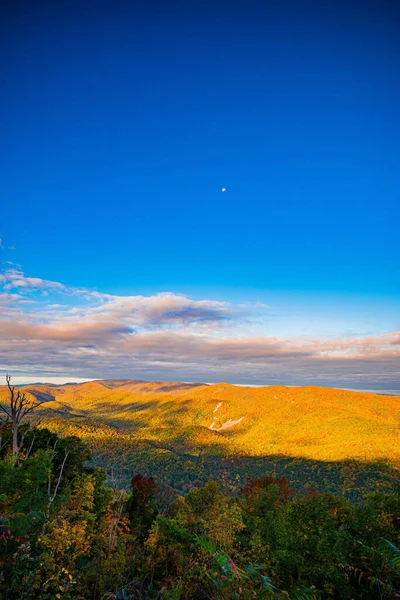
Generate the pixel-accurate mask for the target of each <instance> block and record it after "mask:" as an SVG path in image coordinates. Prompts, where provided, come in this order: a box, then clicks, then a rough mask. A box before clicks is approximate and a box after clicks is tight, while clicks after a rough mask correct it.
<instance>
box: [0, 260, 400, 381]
mask: <svg viewBox="0 0 400 600" xmlns="http://www.w3.org/2000/svg"><path fill="white" fill-rule="evenodd" d="M1 287H2V288H3V291H2V292H0V369H4V370H9V371H10V372H13V371H18V372H24V373H31V372H34V373H35V374H37V373H41V372H42V373H53V375H54V376H62V375H63V374H65V373H74V374H75V375H76V377H81V378H104V377H133V376H135V377H139V378H156V379H160V378H162V379H169V380H171V379H180V380H203V381H213V380H214V381H215V380H221V379H227V380H229V381H232V382H243V381H248V382H249V383H268V382H274V383H290V384H296V383H314V384H324V383H325V384H329V385H337V386H347V387H348V386H353V387H360V386H365V387H374V388H378V387H382V386H383V387H386V388H388V389H389V388H391V389H394V388H396V387H397V388H398V387H400V366H399V365H400V332H399V331H393V332H388V333H383V334H382V335H375V336H364V337H361V336H357V335H353V336H349V337H345V338H343V337H341V338H337V339H333V338H329V339H326V338H324V337H315V336H314V337H310V336H302V337H300V336H296V337H278V336H267V335H249V334H248V333H247V335H246V318H245V317H246V316H245V314H244V312H243V310H242V309H241V308H240V307H233V306H231V305H229V304H228V303H226V302H216V301H211V300H207V299H202V300H194V299H191V298H189V297H187V296H184V295H179V294H173V293H171V292H164V293H159V294H155V295H153V296H141V295H138V296H117V295H112V294H104V293H101V292H97V291H92V290H87V289H84V288H70V287H67V286H65V285H63V284H62V283H59V282H53V281H49V280H45V279H41V278H38V277H30V276H26V275H25V274H24V273H23V272H22V271H21V270H20V269H17V268H14V269H8V270H6V271H4V272H3V273H2V274H1V275H0V290H1ZM43 294H46V295H43ZM54 294H56V295H57V301H56V302H55V301H54ZM246 306H252V310H257V309H260V311H264V310H265V309H266V308H267V305H265V304H261V303H255V304H252V305H246ZM35 377H36V378H37V377H38V376H36V375H35Z"/></svg>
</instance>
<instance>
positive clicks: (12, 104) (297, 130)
mask: <svg viewBox="0 0 400 600" xmlns="http://www.w3.org/2000/svg"><path fill="white" fill-rule="evenodd" d="M1 21H2V25H1V35H0V40H1V41H0V50H1V56H2V59H1V70H2V82H3V83H2V93H1V99H0V105H1V111H0V119H1V124H0V126H1V131H2V143H1V146H0V152H1V154H0V194H1V208H2V210H1V221H0V236H1V238H2V240H3V246H4V248H3V250H4V251H3V254H2V258H3V261H10V262H16V263H18V264H20V265H22V268H23V271H24V272H25V273H26V274H27V275H29V276H31V277H39V278H43V279H45V280H50V281H57V282H62V283H63V284H64V285H66V286H73V287H85V288H88V289H94V288H95V289H97V290H99V291H101V292H104V293H110V294H122V295H126V294H130V295H137V294H141V295H151V294H156V293H158V292H163V291H171V292H174V293H182V294H188V295H190V296H192V297H194V298H197V299H200V298H209V299H213V300H220V301H226V302H246V301H251V302H257V301H259V302H265V303H267V304H271V298H273V300H274V301H273V302H272V303H274V302H275V301H276V302H278V303H279V300H277V299H279V298H280V299H283V300H282V302H283V303H286V304H288V303H289V304H290V298H292V299H293V302H296V303H298V302H299V298H301V303H302V304H304V303H305V304H307V302H308V301H309V304H310V306H317V305H318V299H319V298H320V299H321V303H322V304H323V305H324V306H326V307H328V308H327V309H326V311H328V313H329V310H333V309H332V307H334V306H336V305H340V306H341V307H342V308H343V307H346V306H350V307H351V310H350V309H349V319H348V320H349V321H351V318H352V317H351V315H352V314H353V313H357V302H360V306H361V305H362V306H364V305H365V304H367V305H368V311H369V313H370V314H371V315H373V318H374V319H375V321H374V323H375V325H376V327H375V326H374V332H375V333H376V332H378V330H379V322H380V320H381V327H380V329H381V331H380V332H381V333H384V332H387V331H395V330H396V329H399V328H400V317H399V311H398V310H397V309H396V306H399V305H400V286H399V280H400V265H399V262H400V248H399V221H400V208H399V200H400V167H399V164H400V163H399V156H400V110H399V103H400V77H399V73H400V38H399V24H400V8H399V5H398V3H397V2H395V1H389V0H377V1H374V2H369V1H368V0H364V1H363V2H352V1H351V0H350V1H347V2H344V1H343V2H340V1H336V2H333V1H328V2H307V1H304V2H298V1H295V0H293V1H289V0H286V1H285V0H276V1H275V0H271V1H269V0H263V1H259V2H257V1H251V0H250V1H244V0H243V1H240V2H238V1H232V0H230V1H229V2H228V1H226V2H225V1H223V0H221V1H218V0H214V1H213V2H207V1H205V2H204V1H202V2H197V1H194V2H192V1H189V2H183V1H182V2H173V1H172V2H161V1H160V2H153V1H151V0H149V1H136V2H130V1H126V2H122V1H118V0H116V1H113V2H111V1H108V2H101V1H96V2H94V1H93V2H92V1H88V2H80V1H79V2H78V1H72V0H71V1H62V0H58V1H57V2H53V1H48V2H44V1H40V0H38V1H35V2H31V1H23V0H21V1H18V2H15V1H14V0H13V1H9V2H5V3H3V4H2V19H1ZM222 187H226V188H227V191H226V192H225V193H222V192H221V188H222ZM9 246H13V247H15V250H8V248H9ZM4 264H6V263H5V262H3V265H4ZM276 302H275V303H276ZM310 310H314V309H310ZM343 310H344V308H343ZM326 311H325V312H326ZM368 311H367V312H368ZM325 316H326V315H325ZM371 318H372V317H371ZM350 329H351V327H350ZM361 329H362V328H361ZM367 329H368V327H367ZM287 330H288V327H286V328H285V335H286V334H287ZM282 331H283V330H282ZM294 333H296V334H297V333H298V332H297V331H295V332H294ZM309 333H315V332H314V331H310V332H309ZM316 333H318V331H316ZM341 333H342V332H341ZM358 333H359V334H360V335H361V334H363V333H364V331H361V330H360V331H359V332H358Z"/></svg>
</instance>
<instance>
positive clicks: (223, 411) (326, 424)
mask: <svg viewBox="0 0 400 600" xmlns="http://www.w3.org/2000/svg"><path fill="white" fill-rule="evenodd" d="M23 390H24V392H25V393H26V394H27V395H28V396H29V395H31V396H34V397H35V398H37V399H40V400H43V401H44V402H43V404H42V405H41V406H40V408H39V409H38V411H37V412H38V414H40V417H41V420H42V425H43V426H47V427H49V428H51V429H54V430H57V431H62V432H64V433H68V434H77V435H79V436H80V437H82V438H83V439H85V440H86V441H87V442H88V443H89V444H90V446H91V448H92V450H93V456H94V460H95V462H97V463H99V464H102V465H103V466H105V467H106V468H108V469H111V468H113V469H114V470H115V469H120V470H121V472H122V478H123V479H124V478H127V477H129V475H130V474H131V473H132V472H136V471H144V472H146V473H147V474H154V475H156V476H157V477H159V478H161V479H163V480H164V481H165V482H166V483H169V484H171V485H173V486H174V487H177V488H178V489H186V488H190V487H191V486H192V485H194V484H198V483H202V482H203V481H204V480H206V479H208V478H210V477H211V476H215V477H216V478H218V479H219V480H221V481H222V482H223V483H225V484H226V485H227V486H228V487H231V488H235V487H237V486H239V485H242V484H243V483H244V482H245V480H246V478H247V476H248V475H260V474H263V473H265V471H270V472H271V471H273V472H274V473H275V474H285V475H287V476H288V477H289V479H292V484H293V483H294V485H296V483H297V484H298V485H300V486H303V487H304V486H306V487H307V486H315V487H321V486H322V487H325V488H327V489H332V490H336V491H337V490H340V491H341V492H346V490H347V489H349V490H350V491H351V492H352V493H353V492H354V493H357V492H358V490H359V489H362V490H364V489H365V490H366V491H368V490H370V489H374V486H385V485H386V483H385V482H388V481H389V480H391V478H393V477H396V472H395V469H396V467H398V465H399V464H400V398H399V397H395V396H384V395H376V394H370V393H364V392H350V391H345V390H337V389H329V388H322V387H284V386H273V387H262V388H246V387H239V386H233V385H229V384H226V383H220V384H216V385H201V384H179V383H165V382H162V383H149V382H143V381H127V380H111V381H93V382H88V383H84V384H80V385H66V386H60V387H52V386H46V385H35V386H26V387H24V388H23ZM6 393H7V391H6V388H4V387H2V388H1V390H0V394H1V397H2V398H4V397H5V395H6Z"/></svg>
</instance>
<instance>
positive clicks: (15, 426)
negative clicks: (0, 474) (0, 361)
mask: <svg viewBox="0 0 400 600" xmlns="http://www.w3.org/2000/svg"><path fill="white" fill-rule="evenodd" d="M6 382H7V387H8V390H9V392H10V402H9V405H6V406H3V405H2V404H0V409H1V410H2V411H3V413H4V414H2V413H0V422H1V423H3V424H4V425H6V426H10V428H11V434H12V457H13V462H14V463H16V462H17V460H18V455H19V453H20V451H21V448H22V446H23V443H24V435H23V436H21V437H20V438H19V437H18V432H19V428H20V425H21V423H22V422H23V420H24V418H25V417H26V415H27V414H28V413H30V412H32V411H33V410H35V409H36V408H37V407H38V406H40V405H41V404H43V402H44V400H42V401H40V400H29V398H27V397H26V396H25V394H24V393H21V392H20V390H18V391H15V386H13V385H11V376H10V375H6Z"/></svg>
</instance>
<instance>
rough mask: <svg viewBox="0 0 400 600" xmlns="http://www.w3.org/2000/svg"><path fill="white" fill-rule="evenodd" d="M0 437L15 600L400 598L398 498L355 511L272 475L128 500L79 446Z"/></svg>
mask: <svg viewBox="0 0 400 600" xmlns="http://www.w3.org/2000/svg"><path fill="white" fill-rule="evenodd" d="M0 435H1V442H0V597H1V598H2V599H3V600H20V599H21V600H22V599H25V598H40V599H44V600H55V599H57V600H60V599H68V600H72V599H74V600H112V599H115V600H129V599H130V600H134V599H137V600H139V599H140V600H144V599H156V598H164V599H167V600H168V599H169V600H183V599H194V600H196V599H199V600H200V599H203V598H204V599H210V600H211V599H213V600H214V599H227V600H231V599H235V598H237V599H243V600H247V599H249V600H250V599H254V598H261V599H262V598H274V599H281V600H283V599H286V600H287V599H288V598H289V599H290V598H291V599H297V600H299V599H303V600H306V599H317V598H327V599H329V598H331V599H334V600H341V599H343V600H350V599H354V600H357V599H371V600H372V599H374V600H375V599H376V598H382V599H383V598H388V599H389V598H400V550H399V546H400V539H399V538H400V494H399V492H398V491H396V490H395V489H393V491H392V493H375V494H372V495H370V496H368V497H367V498H366V499H365V501H364V502H362V503H358V504H355V505H352V504H350V503H349V502H348V501H347V500H346V499H345V498H343V497H340V496H334V495H332V494H326V493H318V492H317V491H312V490H311V491H309V492H308V493H307V494H306V495H300V494H298V493H297V494H295V493H294V492H293V491H292V489H291V488H290V482H288V481H287V479H285V478H284V477H281V478H274V477H272V476H268V475H266V476H265V477H262V478H258V479H255V478H253V479H250V480H249V481H248V483H247V484H246V485H245V486H244V487H243V488H242V489H241V490H240V494H238V495H235V496H230V495H228V494H226V493H223V492H222V491H221V489H220V488H219V486H218V484H217V483H216V482H214V481H209V482H208V483H207V484H206V485H205V486H204V487H202V488H199V489H193V490H191V491H190V492H189V493H187V494H186V495H185V496H179V495H177V494H176V492H175V491H174V490H173V489H172V488H169V487H168V486H165V485H162V486H157V485H156V483H155V481H154V480H153V479H152V478H151V477H146V476H144V475H140V474H138V475H135V476H134V477H133V478H132V480H131V484H130V487H129V490H127V491H124V490H123V489H120V486H119V483H118V478H117V477H116V476H115V475H114V474H112V473H111V474H109V476H108V478H107V476H106V473H105V471H104V470H102V469H100V468H97V467H88V466H87V464H88V461H89V460H90V458H91V457H90V451H89V449H88V447H87V446H86V445H85V444H84V443H83V442H82V441H81V440H80V439H79V438H77V437H74V436H69V437H64V438H62V437H59V436H58V435H57V434H55V433H52V432H50V431H49V430H47V429H44V428H40V427H34V426H33V425H28V424H24V423H21V422H19V423H18V427H17V435H16V434H15V421H13V420H12V418H11V417H9V418H6V417H5V418H4V419H3V424H2V425H1V431H0ZM106 484H107V485H106Z"/></svg>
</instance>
